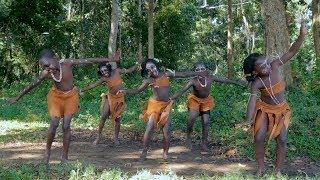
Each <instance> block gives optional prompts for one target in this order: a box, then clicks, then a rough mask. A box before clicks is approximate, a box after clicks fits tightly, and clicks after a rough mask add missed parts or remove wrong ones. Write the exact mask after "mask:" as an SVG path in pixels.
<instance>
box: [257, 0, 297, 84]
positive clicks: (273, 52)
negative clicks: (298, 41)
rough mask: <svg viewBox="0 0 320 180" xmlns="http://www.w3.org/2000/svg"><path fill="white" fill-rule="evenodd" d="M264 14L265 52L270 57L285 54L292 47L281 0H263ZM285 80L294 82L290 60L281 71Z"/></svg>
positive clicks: (288, 82)
mask: <svg viewBox="0 0 320 180" xmlns="http://www.w3.org/2000/svg"><path fill="white" fill-rule="evenodd" d="M261 5H262V12H263V13H262V14H263V17H264V21H265V37H264V39H265V54H266V55H267V57H268V58H277V57H278V56H281V55H283V54H284V53H285V52H287V50H288V49H289V47H290V43H289V32H288V29H287V21H286V16H285V7H284V4H283V1H281V0H262V4H261ZM281 73H282V75H283V77H284V80H285V82H286V83H287V84H288V85H290V84H291V83H292V75H291V67H290V62H288V63H287V64H286V65H284V68H283V70H282V71H281Z"/></svg>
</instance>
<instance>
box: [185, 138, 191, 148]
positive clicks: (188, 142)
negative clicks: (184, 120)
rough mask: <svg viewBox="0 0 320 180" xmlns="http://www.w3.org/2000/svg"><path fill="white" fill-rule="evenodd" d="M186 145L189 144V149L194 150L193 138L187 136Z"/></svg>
mask: <svg viewBox="0 0 320 180" xmlns="http://www.w3.org/2000/svg"><path fill="white" fill-rule="evenodd" d="M186 145H187V148H188V149H190V150H192V140H191V138H187V140H186Z"/></svg>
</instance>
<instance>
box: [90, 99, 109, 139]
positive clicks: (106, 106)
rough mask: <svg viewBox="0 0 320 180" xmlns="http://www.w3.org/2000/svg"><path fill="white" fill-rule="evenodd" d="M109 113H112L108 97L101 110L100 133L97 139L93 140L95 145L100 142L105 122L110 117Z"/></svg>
mask: <svg viewBox="0 0 320 180" xmlns="http://www.w3.org/2000/svg"><path fill="white" fill-rule="evenodd" d="M109 114H110V106H109V101H108V99H106V100H105V102H104V105H103V108H102V112H101V117H100V123H99V127H98V135H97V137H96V139H95V140H94V141H93V145H97V144H98V143H99V141H100V139H101V133H102V130H103V127H104V124H105V123H106V120H107V118H108V117H109Z"/></svg>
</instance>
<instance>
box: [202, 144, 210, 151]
mask: <svg viewBox="0 0 320 180" xmlns="http://www.w3.org/2000/svg"><path fill="white" fill-rule="evenodd" d="M200 149H201V151H202V152H209V148H208V146H207V143H205V142H201V143H200Z"/></svg>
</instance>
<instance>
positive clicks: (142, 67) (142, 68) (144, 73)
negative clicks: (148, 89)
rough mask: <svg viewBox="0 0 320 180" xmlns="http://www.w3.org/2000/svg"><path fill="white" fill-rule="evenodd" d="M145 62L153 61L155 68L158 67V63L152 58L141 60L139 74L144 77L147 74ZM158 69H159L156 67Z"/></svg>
mask: <svg viewBox="0 0 320 180" xmlns="http://www.w3.org/2000/svg"><path fill="white" fill-rule="evenodd" d="M147 63H153V64H154V65H156V67H157V69H158V64H157V62H156V61H155V60H154V59H146V60H145V61H143V62H142V64H141V76H142V77H145V76H146V75H147V74H148V71H147V69H146V65H147ZM158 70H159V69H158Z"/></svg>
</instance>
